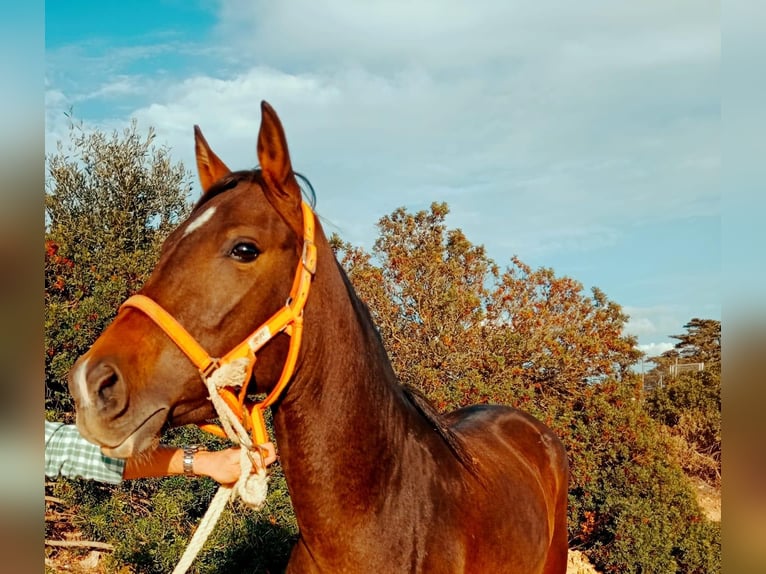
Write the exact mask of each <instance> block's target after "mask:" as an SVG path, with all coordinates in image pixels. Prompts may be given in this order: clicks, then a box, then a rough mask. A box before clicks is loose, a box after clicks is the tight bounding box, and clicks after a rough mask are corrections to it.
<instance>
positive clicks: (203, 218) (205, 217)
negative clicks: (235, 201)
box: [183, 207, 216, 237]
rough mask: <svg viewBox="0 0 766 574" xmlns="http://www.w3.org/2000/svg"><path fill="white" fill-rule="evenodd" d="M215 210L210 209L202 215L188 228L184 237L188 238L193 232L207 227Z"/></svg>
mask: <svg viewBox="0 0 766 574" xmlns="http://www.w3.org/2000/svg"><path fill="white" fill-rule="evenodd" d="M215 210H216V208H215V207H210V208H208V209H207V210H205V211H203V212H202V213H200V214H199V215H198V216H197V218H196V219H195V220H194V221H192V222H191V223H190V224H189V225H187V226H186V229H185V230H184V234H183V237H186V236H187V235H189V234H190V233H191V232H192V231H194V230H196V229H199V228H200V227H202V226H203V225H205V224H206V223H207V222H208V221H210V218H211V217H213V214H214V213H215Z"/></svg>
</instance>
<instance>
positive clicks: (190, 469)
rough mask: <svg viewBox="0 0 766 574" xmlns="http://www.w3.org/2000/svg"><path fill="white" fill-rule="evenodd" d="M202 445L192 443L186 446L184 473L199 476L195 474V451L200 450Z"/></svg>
mask: <svg viewBox="0 0 766 574" xmlns="http://www.w3.org/2000/svg"><path fill="white" fill-rule="evenodd" d="M199 450H200V445H198V444H192V445H187V446H185V447H184V474H185V475H186V476H197V475H196V474H194V453H196V452H199Z"/></svg>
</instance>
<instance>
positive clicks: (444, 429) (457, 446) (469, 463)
mask: <svg viewBox="0 0 766 574" xmlns="http://www.w3.org/2000/svg"><path fill="white" fill-rule="evenodd" d="M402 390H403V391H404V397H405V398H406V399H407V401H409V403H410V404H411V405H412V406H414V407H415V409H416V410H417V411H418V412H419V413H420V414H421V415H422V416H423V418H424V419H426V420H427V421H428V423H429V424H430V425H431V427H432V428H433V429H434V430H435V431H436V432H438V433H439V435H440V436H441V437H442V439H443V440H444V442H445V443H446V444H447V446H448V447H449V449H450V451H452V454H454V455H455V457H456V458H457V459H458V460H459V461H460V463H461V464H462V465H463V466H464V467H465V468H466V470H469V471H471V472H475V471H476V465H475V463H474V459H473V457H472V456H471V453H470V452H469V451H468V449H467V448H466V446H465V443H464V442H463V440H462V439H461V438H460V437H459V436H458V435H456V434H455V433H454V431H453V430H452V429H450V428H449V427H448V426H447V425H446V424H445V423H444V417H442V415H441V414H440V413H439V411H437V410H436V408H435V407H434V406H433V404H431V401H429V400H428V397H426V396H425V395H424V394H423V391H421V390H420V389H418V388H416V387H413V386H412V385H402Z"/></svg>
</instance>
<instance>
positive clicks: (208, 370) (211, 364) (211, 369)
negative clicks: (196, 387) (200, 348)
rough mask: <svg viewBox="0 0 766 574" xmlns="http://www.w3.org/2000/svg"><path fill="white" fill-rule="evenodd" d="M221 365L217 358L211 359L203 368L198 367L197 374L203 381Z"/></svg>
mask: <svg viewBox="0 0 766 574" xmlns="http://www.w3.org/2000/svg"><path fill="white" fill-rule="evenodd" d="M220 366H221V363H220V361H219V360H218V359H212V360H211V361H210V362H209V363H208V364H207V367H205V368H204V369H199V374H200V376H201V377H202V380H203V381H206V380H207V379H209V378H210V375H212V374H213V373H215V372H216V371H217V370H218V367H220Z"/></svg>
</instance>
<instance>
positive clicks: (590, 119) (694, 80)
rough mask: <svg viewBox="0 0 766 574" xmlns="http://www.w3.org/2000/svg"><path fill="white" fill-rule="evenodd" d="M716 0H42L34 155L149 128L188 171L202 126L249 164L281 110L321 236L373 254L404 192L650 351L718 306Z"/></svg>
mask: <svg viewBox="0 0 766 574" xmlns="http://www.w3.org/2000/svg"><path fill="white" fill-rule="evenodd" d="M719 20H720V14H719V5H718V2H715V1H709V0H688V1H687V0H679V1H675V2H664V1H660V0H648V1H645V2H631V3H604V2H602V1H598V2H597V1H594V0H582V1H580V2H576V3H572V2H564V1H561V2H546V3H531V2H522V1H517V0H474V1H457V0H441V1H435V0H434V1H406V2H404V1H401V2H399V1H388V2H376V1H371V2H365V3H363V2H354V1H353V0H332V1H328V2H315V1H309V0H286V1H282V2H261V1H249V0H216V1H214V0H197V1H194V0H192V1H182V0H160V1H152V2H149V1H146V0H141V1H134V2H130V3H127V2H109V3H107V2H103V1H100V2H95V1H67V2H63V1H61V0H59V1H57V2H51V1H48V2H47V3H46V149H47V150H48V151H52V150H53V149H55V147H54V146H55V143H56V141H57V140H59V139H63V138H65V137H66V133H67V131H66V126H67V120H66V117H65V115H64V113H65V112H66V111H68V110H69V109H72V110H73V112H74V115H75V116H76V117H77V118H78V119H81V120H83V121H84V122H85V123H86V124H88V125H92V126H96V127H99V128H107V129H112V128H122V127H124V126H125V125H127V123H128V121H129V119H130V118H137V119H138V121H139V124H140V125H141V126H143V127H147V126H150V125H151V126H154V127H155V128H156V130H157V133H158V138H159V140H160V141H161V142H162V143H165V144H167V145H169V146H170V147H171V148H172V154H173V157H174V158H175V159H177V160H181V161H183V162H184V164H185V165H186V166H187V168H189V169H191V168H192V167H193V165H194V161H193V140H192V126H193V124H195V123H197V124H199V125H200V126H201V127H202V129H203V131H204V132H205V135H206V137H207V139H208V141H209V142H210V144H211V145H212V147H213V148H214V149H215V150H216V152H217V153H218V154H219V155H220V156H221V157H222V158H223V159H224V161H226V162H227V164H228V165H230V166H231V167H233V168H246V167H250V166H252V165H253V164H254V163H255V138H256V134H257V129H258V124H259V121H260V111H259V102H260V101H261V100H262V99H265V100H268V101H269V102H270V103H271V104H272V105H273V106H274V107H275V109H276V110H277V112H278V113H279V115H280V117H281V118H282V122H283V124H284V125H285V129H286V132H287V137H288V141H289V142H290V147H291V152H292V155H293V162H294V165H295V167H296V169H298V170H299V171H301V172H302V173H305V174H306V175H307V176H308V177H309V178H310V179H311V181H312V183H313V184H314V187H315V188H316V190H317V195H318V211H319V212H320V214H321V215H322V216H323V218H324V220H325V222H326V223H325V227H326V228H327V229H328V231H329V232H332V231H337V232H338V233H340V235H341V236H342V237H343V238H344V239H346V240H349V241H351V242H352V243H355V244H357V245H362V246H364V247H366V248H369V247H370V246H371V245H372V242H373V241H374V239H375V237H376V235H377V233H376V228H375V223H376V222H377V221H378V219H379V218H380V217H382V216H383V215H386V214H388V213H390V212H391V211H393V210H394V209H395V208H397V207H399V206H405V207H407V208H408V209H409V210H410V211H415V210H419V209H424V208H426V207H427V206H428V205H430V203H431V202H433V201H447V202H448V203H449V205H450V208H451V213H450V216H449V218H448V223H449V225H450V226H452V227H460V228H462V229H463V231H464V232H465V233H466V235H467V237H468V238H469V239H470V240H471V241H472V242H474V243H481V244H484V245H485V246H486V248H487V250H488V253H489V254H490V256H491V257H492V258H493V259H494V260H495V261H496V262H498V263H499V264H501V265H505V264H507V263H508V262H509V261H510V258H511V256H513V255H514V254H515V255H518V256H519V257H520V258H521V260H522V261H524V262H525V263H528V264H530V265H532V266H534V267H537V266H546V267H553V268H554V270H555V271H556V272H557V274H559V275H569V276H572V277H574V278H575V279H577V280H579V281H580V282H581V283H583V285H584V286H585V287H586V289H589V288H590V287H592V286H597V287H599V288H601V289H602V290H603V291H605V292H606V294H607V296H609V298H610V299H612V300H614V301H616V302H617V303H619V304H621V305H622V306H623V308H624V309H625V310H626V311H627V312H628V313H629V314H630V316H631V320H630V323H629V325H628V330H629V331H630V332H632V333H634V334H636V335H637V336H638V337H639V343H640V345H641V348H642V349H643V350H645V351H646V352H648V353H649V354H650V355H651V354H657V353H659V352H661V351H663V350H666V349H667V348H669V347H670V345H671V344H672V342H673V341H672V339H670V337H669V335H672V334H678V333H682V332H683V325H684V324H685V323H686V322H687V321H688V320H689V319H691V318H692V317H701V318H712V319H720V316H721V221H720V219H721V206H720V203H721V201H720V170H721V152H720V130H721V111H720V88H719V86H720V57H721V49H720V34H719Z"/></svg>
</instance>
